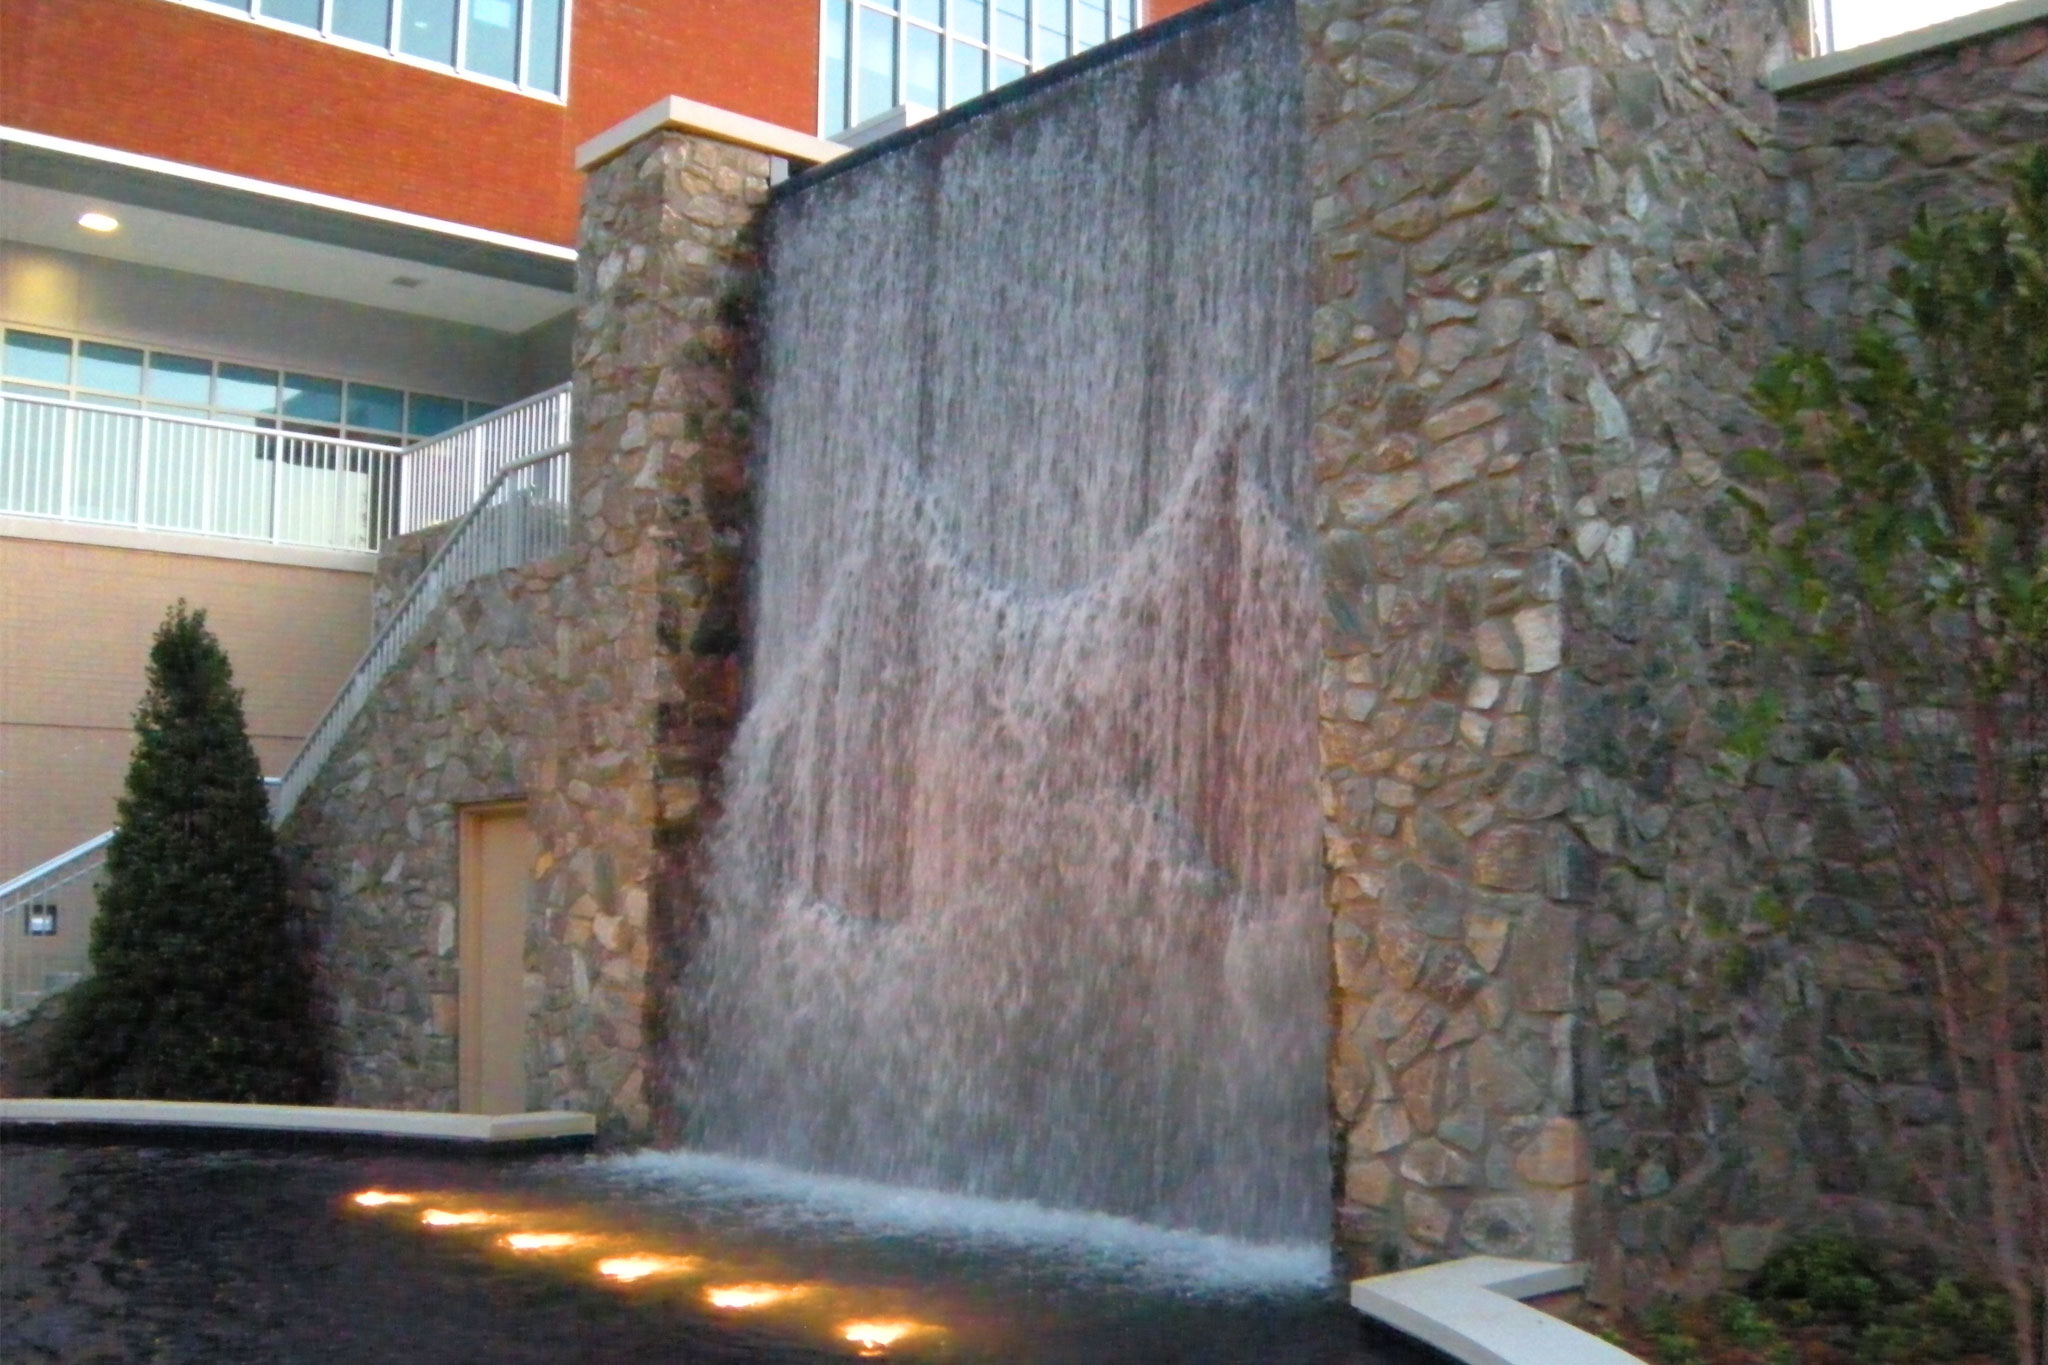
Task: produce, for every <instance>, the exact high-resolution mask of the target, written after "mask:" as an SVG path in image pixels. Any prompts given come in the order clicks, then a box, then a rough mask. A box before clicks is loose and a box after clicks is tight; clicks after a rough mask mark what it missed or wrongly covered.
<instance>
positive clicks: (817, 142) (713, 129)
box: [576, 95, 847, 171]
mask: <svg viewBox="0 0 2048 1365" xmlns="http://www.w3.org/2000/svg"><path fill="white" fill-rule="evenodd" d="M662 128H674V129H677V130H678V131H680V132H685V133H696V134H698V135H699V136H700V137H708V138H712V139H714V140H716V141H719V142H729V143H731V144H732V145H734V146H735V147H746V148H749V149H751V150H753V151H757V152H767V153H768V154H769V155H770V156H779V157H784V158H787V159H788V160H790V161H801V162H804V163H805V164H807V165H813V166H815V165H818V164H819V163H821V162H826V161H830V160H831V159H832V158H833V157H835V156H844V155H846V152H847V148H845V147H842V146H840V145H839V144H838V143H836V142H827V141H826V140H825V139H824V138H821V137H813V136H812V135H811V134H809V133H799V132H797V131H796V130H795V129H794V128H784V127H783V126H782V125H780V124H776V123H769V122H768V121H767V120H765V119H757V118H750V117H749V116H747V115H746V114H735V113H733V112H732V111H731V110H730V109H720V108H718V107H717V106H716V105H711V104H701V103H699V102H698V101H696V100H686V99H684V98H683V97H682V96H681V95H669V96H666V97H664V98H662V99H658V100H656V101H655V102H654V103H652V104H650V105H648V106H647V107H646V108H645V109H642V110H641V111H640V112H639V113H637V114H634V115H633V116H632V117H631V118H628V119H624V120H622V121H620V122H618V123H615V124H613V125H612V126H611V127H609V128H607V129H605V130H604V131H603V132H601V133H599V134H598V135H597V136H596V137H594V138H592V139H590V141H588V142H586V143H584V144H583V145H582V146H580V147H578V148H577V149H576V169H577V170H579V171H591V170H595V169H596V168H597V167H599V166H601V165H603V164H604V163H605V162H607V161H609V160H611V159H612V158H613V157H615V156H617V155H618V154H619V153H620V152H623V151H625V150H626V148H628V147H630V146H632V145H633V144H634V143H636V142H638V141H639V140H640V139H641V138H643V137H646V136H647V135H648V134H649V133H652V132H655V131H657V130H658V129H662Z"/></svg>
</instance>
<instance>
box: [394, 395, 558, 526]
mask: <svg viewBox="0 0 2048 1365" xmlns="http://www.w3.org/2000/svg"><path fill="white" fill-rule="evenodd" d="M568 439H569V385H567V384H561V385H558V386H556V387H555V388H552V389H549V390H547V391H546V392H545V393H537V394H535V395H533V397H531V398H522V399H520V400H519V401H518V402H517V403H513V404H511V405H509V406H507V407H502V408H499V409H498V410H497V411H496V412H491V413H486V414H484V415H483V416H482V417H479V418H477V419H476V420H475V421H474V422H468V423H465V424H464V425H462V426H459V427H457V428H455V429H454V430H453V431H450V432H447V433H445V434H443V435H440V436H436V437H434V439H432V440H431V441H422V442H420V443H419V444H418V445H416V446H414V447H413V448H412V449H410V450H408V451H407V452H406V453H405V476H404V482H403V485H402V487H401V490H400V495H399V509H400V510H399V515H398V530H399V533H400V534H404V533H406V532H409V531H417V530H419V529H421V528H422V527H426V526H438V525H440V524H441V523H442V522H444V521H453V520H455V518H457V517H459V516H461V515H462V514H463V513H464V512H467V511H468V510H469V509H470V508H472V507H474V506H476V503H477V499H478V498H481V497H482V496H483V493H484V488H485V487H486V486H487V485H488V484H489V483H490V481H491V480H492V479H494V478H496V477H497V476H498V473H499V471H500V470H503V469H504V468H505V467H506V466H508V465H510V464H512V463H513V462H515V461H517V460H523V459H525V458H526V457H527V456H529V455H532V454H533V453H534V452H536V451H541V450H551V449H553V448H554V447H555V446H558V445H561V444H562V443H563V442H564V441H567V440H568Z"/></svg>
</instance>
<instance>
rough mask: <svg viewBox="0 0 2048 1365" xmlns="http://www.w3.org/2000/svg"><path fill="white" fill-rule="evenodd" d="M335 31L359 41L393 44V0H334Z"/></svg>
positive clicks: (333, 22) (333, 20) (379, 45)
mask: <svg viewBox="0 0 2048 1365" xmlns="http://www.w3.org/2000/svg"><path fill="white" fill-rule="evenodd" d="M330 22H331V23H332V24H333V25H334V32H335V33H337V34H339V35H340V36H342V37H344V38H353V39H355V40H356V41H357V42H359V43H375V44H376V45H377V46H378V47H389V46H390V45H391V0H334V17H333V18H332V20H330Z"/></svg>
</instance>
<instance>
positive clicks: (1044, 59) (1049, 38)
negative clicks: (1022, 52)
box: [1036, 28, 1067, 66]
mask: <svg viewBox="0 0 2048 1365" xmlns="http://www.w3.org/2000/svg"><path fill="white" fill-rule="evenodd" d="M1066 55H1067V35H1066V34H1064V33H1057V32H1055V31H1053V30H1052V29H1049V28H1041V29H1039V30H1038V56H1037V58H1036V60H1037V62H1038V64H1039V65H1040V66H1046V65H1049V64H1051V63H1053V62H1056V61H1059V60H1060V59H1061V58H1062V57H1064V56H1066Z"/></svg>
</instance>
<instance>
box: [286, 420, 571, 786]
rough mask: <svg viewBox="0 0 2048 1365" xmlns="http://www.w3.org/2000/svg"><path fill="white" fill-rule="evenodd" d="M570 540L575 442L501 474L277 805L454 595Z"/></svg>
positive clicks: (359, 670) (319, 761)
mask: <svg viewBox="0 0 2048 1365" xmlns="http://www.w3.org/2000/svg"><path fill="white" fill-rule="evenodd" d="M568 543H569V446H568V443H567V442H566V441H565V442H562V443H559V444H557V445H555V446H554V447H552V448H551V449H547V450H543V451H541V452H539V453H537V454H533V455H529V456H527V457H526V458H525V459H523V460H519V461H516V462H514V463H513V464H511V465H508V466H507V467H505V468H504V469H501V470H500V471H498V473H497V475H496V476H495V477H494V478H492V479H491V481H490V482H489V483H487V484H486V485H485V487H484V490H483V496H482V497H481V498H480V499H478V501H477V502H476V504H475V505H474V506H472V507H471V508H470V509H469V511H468V512H467V513H465V514H464V516H463V518H462V520H461V521H459V522H457V523H456V524H455V527H454V529H453V530H451V531H450V532H449V533H448V538H447V539H446V540H444V541H442V542H441V548H440V549H438V550H436V551H435V552H434V556H433V558H432V559H429V560H428V561H427V566H426V567H425V568H424V569H422V570H421V571H420V575H419V577H418V578H416V579H414V580H413V584H412V587H411V588H410V589H409V590H407V592H406V594H405V597H404V598H403V599H402V600H401V601H400V602H399V604H398V606H397V607H396V608H395V609H394V610H393V611H392V613H391V615H390V617H389V618H388V619H387V620H386V621H385V622H384V627H383V629H381V630H379V631H378V632H377V637H376V639H374V640H372V641H371V642H370V648H369V649H368V650H367V651H366V652H365V653H364V655H363V657H362V661H361V662H360V663H358V664H357V665H356V668H355V672H354V673H352V674H351V675H350V676H349V680H348V681H347V682H345V683H343V684H342V687H341V692H340V693H339V694H338V695H337V696H336V697H335V699H334V702H333V704H332V705H331V706H329V707H328V708H327V714H326V715H324V716H322V717H321V718H320V723H319V724H318V725H315V726H314V727H313V732H312V733H311V734H310V735H308V736H306V743H305V745H304V746H303V747H302V748H301V749H300V750H299V753H298V756H297V757H296V758H294V759H293V760H292V763H291V766H290V767H289V768H287V769H285V773H284V777H283V778H282V779H281V780H280V782H279V785H278V790H277V793H276V799H275V802H274V806H273V809H274V810H275V813H276V818H277V820H278V822H279V823H280V824H281V823H283V821H284V820H285V818H286V817H287V816H289V815H290V814H291V813H292V809H293V807H295V806H297V805H298V803H299V798H300V797H301V796H303V795H304V794H305V791H306V788H307V786H308V785H310V784H311V782H312V780H313V778H314V776H315V775H316V774H317V773H318V772H319V771H320V769H321V767H322V766H323V765H324V764H325V763H326V762H327V760H328V758H329V757H331V756H332V755H333V753H334V747H335V745H337V744H339V743H340V742H341V737H342V735H343V734H344V733H346V732H347V730H348V727H349V725H350V723H351V722H353V721H354V720H355V718H356V716H357V715H359V714H360V713H361V712H362V709H363V706H364V704H365V703H367V702H368V701H369V699H370V694H371V693H373V692H374V691H376V688H377V684H378V683H379V682H381V681H383V679H384V675H385V674H387V673H389V672H390V671H391V666H392V665H393V664H395V663H397V662H398V658H399V656H400V655H401V654H403V653H404V652H405V647H406V646H407V645H409V644H411V643H412V641H413V639H414V637H416V636H417V635H418V634H419V632H420V628H421V627H422V626H424V625H425V624H426V622H427V619H428V618H429V617H430V616H431V615H432V614H433V612H434V610H435V608H437V607H439V606H440V605H441V602H442V601H443V599H445V598H446V597H447V596H448V594H449V593H450V592H452V591H454V590H455V589H456V588H458V587H460V586H461V585H462V584H464V583H467V582H469V581H470V580H471V579H473V578H480V577H482V576H483V575H485V574H488V573H496V572H497V571H498V570H500V569H510V568H514V567H516V566H518V565H520V564H527V563H531V562H532V561H534V560H537V559H544V558H546V557H547V556H548V555H551V554H555V553H557V552H558V551H560V550H562V549H564V548H566V547H567V545H568Z"/></svg>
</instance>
